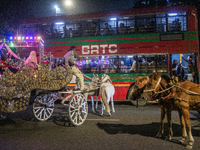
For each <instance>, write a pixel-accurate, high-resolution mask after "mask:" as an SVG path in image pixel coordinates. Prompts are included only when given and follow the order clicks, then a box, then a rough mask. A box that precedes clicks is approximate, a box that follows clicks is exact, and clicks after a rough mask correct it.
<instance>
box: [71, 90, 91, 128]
mask: <svg viewBox="0 0 200 150" xmlns="http://www.w3.org/2000/svg"><path fill="white" fill-rule="evenodd" d="M87 114H88V104H87V100H86V99H85V97H84V96H83V95H82V94H80V93H79V94H75V95H73V96H72V97H71V100H70V102H69V118H70V121H71V123H72V124H73V125H74V126H79V125H82V124H83V123H84V122H85V120H86V118H87Z"/></svg>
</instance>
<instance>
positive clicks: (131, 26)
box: [126, 17, 135, 34]
mask: <svg viewBox="0 0 200 150" xmlns="http://www.w3.org/2000/svg"><path fill="white" fill-rule="evenodd" d="M126 28H127V33H129V34H133V33H135V18H133V17H132V18H131V17H129V20H126Z"/></svg>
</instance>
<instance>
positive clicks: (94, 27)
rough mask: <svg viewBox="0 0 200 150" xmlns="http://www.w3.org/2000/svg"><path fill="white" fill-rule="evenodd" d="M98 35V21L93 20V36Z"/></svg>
mask: <svg viewBox="0 0 200 150" xmlns="http://www.w3.org/2000/svg"><path fill="white" fill-rule="evenodd" d="M97 35H98V28H97V23H96V22H93V25H92V32H91V36H97Z"/></svg>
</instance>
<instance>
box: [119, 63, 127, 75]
mask: <svg viewBox="0 0 200 150" xmlns="http://www.w3.org/2000/svg"><path fill="white" fill-rule="evenodd" d="M120 72H124V73H125V72H126V66H125V65H124V61H121V66H120Z"/></svg>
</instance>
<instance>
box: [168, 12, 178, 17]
mask: <svg viewBox="0 0 200 150" xmlns="http://www.w3.org/2000/svg"><path fill="white" fill-rule="evenodd" d="M168 16H177V13H168Z"/></svg>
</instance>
